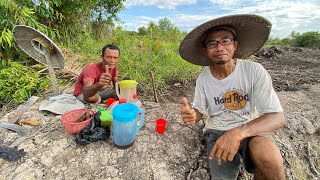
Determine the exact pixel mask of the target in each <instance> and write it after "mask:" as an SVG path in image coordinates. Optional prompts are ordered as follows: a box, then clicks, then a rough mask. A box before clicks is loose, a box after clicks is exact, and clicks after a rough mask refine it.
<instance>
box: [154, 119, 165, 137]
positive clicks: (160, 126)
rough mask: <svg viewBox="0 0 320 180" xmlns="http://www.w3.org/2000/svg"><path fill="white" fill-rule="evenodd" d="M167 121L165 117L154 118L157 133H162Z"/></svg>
mask: <svg viewBox="0 0 320 180" xmlns="http://www.w3.org/2000/svg"><path fill="white" fill-rule="evenodd" d="M166 124H167V121H166V120H165V119H161V118H160V119H157V120H156V131H157V133H158V134H163V133H164V132H165V130H166Z"/></svg>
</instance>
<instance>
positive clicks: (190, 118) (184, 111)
mask: <svg viewBox="0 0 320 180" xmlns="http://www.w3.org/2000/svg"><path fill="white" fill-rule="evenodd" d="M181 117H182V120H183V121H184V123H185V124H187V125H191V124H194V123H195V122H196V119H197V113H196V111H195V110H194V109H192V108H190V106H189V102H188V100H187V98H185V97H183V98H182V107H181Z"/></svg>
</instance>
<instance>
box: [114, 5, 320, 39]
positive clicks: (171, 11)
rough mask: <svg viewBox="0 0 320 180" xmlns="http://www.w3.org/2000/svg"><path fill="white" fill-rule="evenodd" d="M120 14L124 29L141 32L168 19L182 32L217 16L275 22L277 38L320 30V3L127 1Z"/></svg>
mask: <svg viewBox="0 0 320 180" xmlns="http://www.w3.org/2000/svg"><path fill="white" fill-rule="evenodd" d="M124 4H125V7H126V9H125V10H122V11H121V12H120V13H119V14H118V15H119V18H120V19H121V21H122V22H121V24H120V26H122V27H123V29H126V30H133V31H137V29H138V28H139V27H142V26H144V27H147V26H148V24H149V22H151V21H152V22H155V23H156V24H157V23H158V22H159V20H160V19H163V18H167V19H169V20H170V22H171V23H172V24H173V25H174V26H176V27H178V28H179V29H180V30H181V31H186V32H189V31H191V30H192V29H193V28H195V27H197V26H199V25H200V24H202V23H205V22H207V21H209V20H212V19H214V18H217V17H221V16H225V15H231V14H256V15H260V16H263V17H265V18H267V19H268V20H269V21H270V22H271V23H272V30H271V36H272V37H273V38H276V37H278V38H286V37H289V36H290V34H291V32H292V31H295V32H299V33H303V32H307V31H320V0H207V1H205V0H127V1H126V2H125V3H124Z"/></svg>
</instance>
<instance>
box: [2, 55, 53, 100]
mask: <svg viewBox="0 0 320 180" xmlns="http://www.w3.org/2000/svg"><path fill="white" fill-rule="evenodd" d="M2 61H3V60H2ZM48 87H49V77H44V78H43V77H40V75H39V74H37V73H36V71H35V70H33V69H31V68H28V67H26V66H23V65H22V64H19V63H17V62H9V63H8V64H7V66H6V67H5V68H2V69H1V70H0V103H1V104H7V103H9V102H10V101H13V102H15V103H22V102H25V101H26V100H27V99H28V98H29V97H31V96H32V95H39V94H40V93H41V92H42V91H44V90H47V89H48Z"/></svg>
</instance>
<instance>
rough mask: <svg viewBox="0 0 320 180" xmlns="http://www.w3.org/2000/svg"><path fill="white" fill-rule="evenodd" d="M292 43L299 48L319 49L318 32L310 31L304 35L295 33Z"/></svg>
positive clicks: (319, 35) (319, 38) (319, 33)
mask: <svg viewBox="0 0 320 180" xmlns="http://www.w3.org/2000/svg"><path fill="white" fill-rule="evenodd" d="M294 41H295V43H296V44H297V46H299V47H310V48H314V47H320V32H318V31H311V32H305V33H302V34H300V33H297V35H295V37H294Z"/></svg>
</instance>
